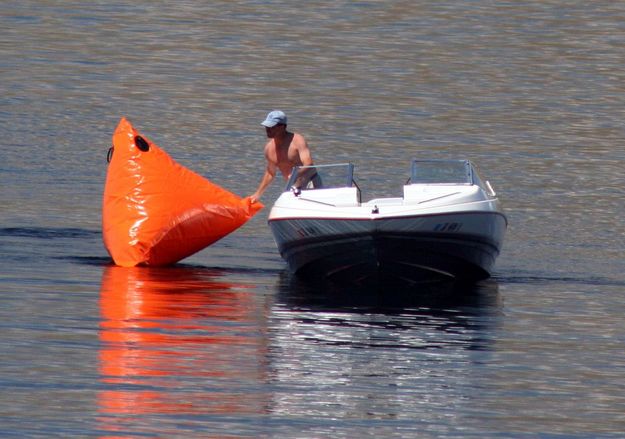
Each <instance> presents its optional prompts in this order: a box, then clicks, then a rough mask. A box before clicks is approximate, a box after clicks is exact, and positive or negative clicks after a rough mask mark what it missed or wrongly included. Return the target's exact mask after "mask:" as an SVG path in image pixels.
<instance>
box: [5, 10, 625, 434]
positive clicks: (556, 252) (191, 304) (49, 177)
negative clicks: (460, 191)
mask: <svg viewBox="0 0 625 439" xmlns="http://www.w3.org/2000/svg"><path fill="white" fill-rule="evenodd" d="M0 25H1V28H2V31H1V33H0V91H1V93H0V139H1V140H0V142H1V149H0V150H1V152H0V157H1V160H0V191H1V192H0V267H1V268H0V389H2V390H1V392H0V436H2V437H6V438H23V437H111V438H112V437H124V438H140V437H163V438H177V437H179V438H200V437H201V438H205V437H228V438H257V437H267V438H269V437H271V438H295V437H297V438H330V437H332V438H336V437H343V438H354V437H376V438H377V437H397V438H411V437H423V438H428V437H431V438H435V437H436V438H439V437H447V438H451V437H476V438H477V437H480V438H481V437H502V438H503V437H506V438H507V437H521V438H524V437H567V438H569V437H579V438H582V437H583V438H586V437H593V438H597V437H622V436H624V435H625V416H624V413H625V349H624V347H625V325H624V324H623V316H624V315H625V274H624V273H625V257H624V256H625V251H624V248H625V219H624V218H625V209H624V207H623V200H624V198H625V197H624V194H625V190H624V189H623V187H624V173H623V170H622V166H623V163H624V162H625V148H624V146H623V141H624V139H625V125H624V120H625V2H620V1H593V2H582V1H564V0H546V1H545V0H541V1H539V0H531V1H529V0H528V1H515V2H510V1H506V2H492V1H487V0H473V1H470V0H464V1H421V2H411V1H402V0H398V1H392V2H391V1H388V2H382V1H359V2H346V1H339V2H328V1H320V0H311V1H308V2H305V3H304V2H301V3H296V2H286V1H277V0H276V1H273V0H269V1H258V0H249V1H242V2H236V3H235V2H230V1H212V2H199V1H196V2H193V1H186V2H169V3H167V2H148V1H136V2H127V3H125V2H108V1H92V2H80V1H32V0H23V1H20V2H4V4H3V6H2V8H1V11H0ZM274 108H281V109H283V110H285V111H286V112H287V114H288V116H289V127H290V128H291V129H293V130H296V131H298V132H301V133H303V134H304V135H305V136H306V137H307V139H308V142H309V144H310V146H311V148H312V151H313V155H314V158H315V160H316V162H317V163H333V162H346V161H351V162H352V163H354V164H355V166H356V176H357V178H358V180H359V184H360V186H361V188H363V198H365V199H367V198H373V197H375V196H384V195H388V194H391V193H395V191H397V190H399V188H400V187H401V185H402V184H403V182H404V181H405V180H406V178H407V176H408V172H409V161H410V159H412V158H469V159H471V160H473V161H474V162H475V163H476V164H477V165H478V167H479V168H480V170H481V172H482V174H483V175H484V176H485V177H486V178H488V179H489V180H490V181H491V182H492V184H493V186H494V188H495V190H496V191H497V192H498V193H499V195H500V198H501V199H502V201H503V203H504V207H505V209H506V213H507V215H508V219H509V224H510V225H509V229H508V234H507V236H506V242H505V246H504V249H503V252H502V254H501V255H500V258H499V259H498V261H497V265H496V270H495V273H494V276H493V278H492V279H490V280H488V281H485V282H482V283H480V284H478V285H475V286H474V287H464V288H462V289H461V290H460V291H438V290H435V291H432V289H430V288H427V289H426V288H425V287H423V288H421V289H417V290H416V291H415V292H414V293H415V297H413V298H410V299H407V298H403V299H402V300H400V299H399V298H397V297H396V296H395V295H394V293H395V292H394V291H391V290H389V291H386V292H385V293H386V295H385V296H383V297H368V296H365V295H363V294H362V293H361V292H359V291H355V290H349V289H340V288H339V289H337V290H336V291H335V290H326V289H320V288H318V287H316V286H314V285H311V284H306V283H303V282H302V281H300V280H298V279H295V278H293V277H292V276H290V275H289V273H288V272H287V271H286V266H285V263H284V262H283V261H282V259H281V258H280V256H279V254H278V252H277V250H276V248H275V245H274V242H273V239H272V237H271V234H270V231H269V229H268V226H267V223H266V220H267V215H268V210H269V208H268V207H267V208H266V209H264V210H263V211H261V212H260V213H259V214H258V215H257V216H256V217H255V218H253V219H252V220H251V221H250V222H249V223H247V224H246V225H245V226H244V227H242V228H241V229H239V230H238V231H236V232H235V233H233V234H231V235H229V236H228V237H226V238H224V239H223V240H221V241H219V242H218V243H216V244H215V245H213V246H211V247H209V248H208V249H206V250H204V251H202V252H200V253H198V254H196V255H194V256H192V257H190V258H188V259H186V260H184V261H183V262H182V263H181V264H178V265H177V266H175V267H172V268H166V269H154V268H141V269H139V268H134V269H124V268H120V267H115V266H113V265H112V264H111V261H110V259H109V257H108V255H107V253H106V250H105V249H104V247H103V245H102V236H101V230H100V227H101V226H100V221H101V199H102V192H103V184H104V177H105V174H106V152H107V150H108V148H109V146H110V144H111V135H112V133H113V130H114V129H115V126H116V125H117V122H118V121H119V118H120V117H121V116H126V117H128V118H129V119H130V120H131V122H133V123H134V124H135V125H136V126H137V128H138V129H139V130H140V131H142V132H143V134H145V135H146V136H147V137H149V138H150V139H152V140H153V141H155V142H156V143H157V144H158V145H159V146H161V147H162V148H164V149H165V150H167V151H168V152H169V153H170V154H171V155H172V156H173V157H174V158H175V159H176V160H178V161H179V162H180V163H182V164H183V165H186V166H188V167H190V168H191V169H193V170H195V171H196V172H198V173H200V174H202V175H205V176H207V177H208V178H210V179H211V180H212V181H213V182H215V183H217V184H220V185H222V186H224V187H226V188H228V189H229V190H231V191H233V192H235V193H238V194H240V195H249V194H251V193H252V192H254V190H255V189H256V186H257V184H258V182H259V180H260V178H261V176H262V173H263V166H264V163H263V157H262V145H263V143H264V142H265V137H264V131H263V130H262V127H261V126H260V125H259V123H260V122H261V120H262V119H263V118H264V116H265V114H266V113H267V112H268V111H269V110H272V109H274ZM281 190H282V183H277V182H274V184H273V185H272V186H271V188H270V189H269V190H268V191H267V192H266V194H265V196H264V198H263V201H264V202H265V204H266V205H267V206H270V205H271V203H272V201H273V200H274V199H275V198H276V197H277V196H278V194H279V193H280V191H281Z"/></svg>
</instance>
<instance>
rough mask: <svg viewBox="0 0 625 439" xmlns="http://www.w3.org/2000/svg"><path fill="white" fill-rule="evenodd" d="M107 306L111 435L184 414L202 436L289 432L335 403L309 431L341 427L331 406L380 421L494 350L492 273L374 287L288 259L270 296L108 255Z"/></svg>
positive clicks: (105, 369)
mask: <svg viewBox="0 0 625 439" xmlns="http://www.w3.org/2000/svg"><path fill="white" fill-rule="evenodd" d="M415 293H417V294H415ZM100 311H101V315H102V322H101V324H100V333H99V338H100V352H99V372H100V384H101V390H100V391H99V392H98V398H97V400H98V407H99V410H98V411H99V416H98V419H99V421H98V423H99V427H98V428H99V429H100V430H102V431H103V432H104V436H105V437H114V436H117V435H122V434H127V435H143V434H159V435H165V436H168V434H172V435H174V434H175V433H176V431H179V430H178V429H179V428H180V425H179V423H181V422H182V423H183V424H184V425H187V426H188V427H189V428H190V429H191V430H192V431H194V430H195V431H196V432H198V437H200V435H199V432H207V431H210V432H211V433H219V432H222V433H224V434H225V433H226V432H230V433H232V432H238V433H237V434H244V432H245V431H246V429H249V428H251V429H252V431H255V432H256V433H255V434H257V433H258V432H259V431H264V427H260V426H259V425H257V424H254V423H252V425H247V426H246V425H245V424H246V423H249V422H250V419H255V418H256V417H262V418H265V419H267V420H270V421H267V422H270V423H271V424H272V425H274V426H275V427H276V428H277V429H278V430H283V431H284V433H285V437H289V436H290V435H291V434H293V427H294V423H295V424H297V422H303V421H304V420H305V419H307V418H309V417H311V416H321V417H322V419H325V418H326V417H328V418H327V421H319V422H318V423H317V425H316V426H315V427H314V428H313V430H311V433H312V432H313V431H314V432H316V433H315V434H320V433H323V434H330V433H331V432H332V431H333V429H336V428H337V427H341V426H340V423H339V424H337V423H336V422H335V421H331V419H332V417H333V416H337V415H340V416H346V419H351V420H352V421H353V420H359V421H358V422H360V423H361V424H362V425H361V426H360V427H358V428H356V430H354V431H359V428H360V429H362V431H363V432H364V431H369V432H370V431H371V430H372V429H373V430H374V431H378V428H381V430H379V431H380V432H383V431H384V429H385V428H388V427H384V426H378V424H377V423H378V422H379V421H380V420H385V419H386V420H388V419H395V420H398V419H402V418H406V419H409V418H413V417H414V415H415V412H414V410H415V407H418V404H419V401H420V399H421V398H428V399H432V398H433V399H435V400H439V404H440V405H441V406H444V405H447V404H449V403H451V402H452V401H453V404H456V403H457V401H454V400H455V399H457V398H458V396H459V395H458V394H457V392H458V391H459V389H460V388H461V387H460V388H459V387H457V386H456V387H454V390H451V389H452V387H451V386H449V376H448V374H449V373H452V374H453V376H454V380H455V379H456V378H458V375H460V376H462V375H466V374H467V370H470V367H469V369H467V367H468V366H470V364H471V363H472V362H474V361H477V360H478V358H479V357H481V356H483V355H484V354H479V353H477V352H479V351H488V349H489V345H490V341H489V338H490V337H491V336H492V331H493V329H494V328H496V326H497V325H498V318H499V316H500V314H501V298H500V296H499V292H498V287H497V283H496V282H495V281H489V282H485V283H482V284H479V285H476V286H472V287H462V288H458V287H453V286H450V285H435V286H434V285H429V286H424V287H423V289H421V290H419V291H415V290H413V291H399V292H394V291H388V292H386V293H384V294H383V295H382V296H380V295H379V292H374V291H364V290H363V291H354V290H346V289H341V288H336V289H334V290H328V289H324V290H320V289H318V286H317V285H314V284H311V283H309V282H308V283H307V282H304V281H301V280H298V279H297V278H294V277H292V276H290V275H288V274H287V273H283V275H282V276H280V277H279V285H278V286H277V294H276V295H275V297H271V296H265V295H262V294H258V293H257V292H255V291H254V289H253V288H250V286H249V285H248V284H245V283H241V284H237V283H234V282H231V281H229V280H228V277H227V273H224V272H221V271H219V270H212V269H206V268H201V267H188V266H187V267H185V266H181V267H175V268H122V267H114V266H106V267H105V268H104V269H103V274H102V285H101V291H100ZM489 334H491V335H489ZM471 351H476V353H475V354H471ZM441 392H442V393H441ZM407 407H413V408H407ZM432 409H433V407H432V406H429V409H428V410H432ZM174 419H175V420H176V426H175V427H174V426H173V425H172V424H171V423H172V422H173V420H174ZM244 419H247V421H244ZM430 421H431V420H430ZM428 422H429V421H428ZM345 427H346V426H342V427H341V428H345ZM259 428H260V430H259ZM311 428H312V427H311ZM265 433H266V434H268V433H269V430H267V431H265ZM194 434H195V433H190V435H191V436H194Z"/></svg>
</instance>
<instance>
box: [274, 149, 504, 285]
mask: <svg viewBox="0 0 625 439" xmlns="http://www.w3.org/2000/svg"><path fill="white" fill-rule="evenodd" d="M401 195H402V196H401V197H386V198H374V199H371V200H368V201H362V200H361V190H360V187H359V185H358V183H357V182H356V180H355V178H354V165H353V164H351V163H342V164H330V165H315V166H299V167H295V168H293V170H292V173H291V176H290V178H289V180H288V182H287V186H286V189H285V190H284V192H283V193H282V194H281V195H280V196H279V197H278V199H277V200H276V202H275V203H274V205H273V207H272V209H271V212H270V214H269V219H268V221H269V226H270V228H271V231H272V233H273V236H274V239H275V242H276V245H277V247H278V250H279V252H280V254H281V256H282V257H283V258H284V259H285V260H286V262H287V264H288V266H289V269H290V270H291V271H292V272H294V273H296V274H297V275H301V276H304V277H313V278H315V279H327V280H331V281H339V282H348V283H354V284H361V285H366V284H372V283H374V284H379V283H384V284H386V283H388V284H393V283H399V284H406V283H407V284H415V283H420V282H424V281H431V280H441V279H447V280H449V279H453V280H464V281H476V280H480V279H484V278H487V277H489V276H491V273H492V269H493V267H494V264H495V260H496V258H497V256H498V255H499V252H500V250H501V246H502V243H503V239H504V235H505V232H506V228H507V224H508V222H507V218H506V216H505V214H504V213H503V211H502V208H501V205H500V201H499V199H498V198H497V194H496V193H495V191H494V190H493V187H492V186H491V184H490V183H489V182H488V181H487V180H484V179H482V178H481V177H480V175H479V173H478V171H477V168H476V167H475V165H474V164H473V163H471V162H470V161H469V160H413V161H412V165H411V169H410V176H409V178H408V179H407V181H406V182H405V184H404V185H403V193H402V194H401Z"/></svg>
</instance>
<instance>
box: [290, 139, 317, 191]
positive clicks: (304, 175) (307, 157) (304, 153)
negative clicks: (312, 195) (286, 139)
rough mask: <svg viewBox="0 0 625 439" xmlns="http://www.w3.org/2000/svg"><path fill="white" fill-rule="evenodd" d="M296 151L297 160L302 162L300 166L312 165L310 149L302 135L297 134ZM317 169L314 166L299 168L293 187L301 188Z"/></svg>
mask: <svg viewBox="0 0 625 439" xmlns="http://www.w3.org/2000/svg"><path fill="white" fill-rule="evenodd" d="M297 140H298V142H297V153H298V155H299V161H300V162H301V163H302V165H301V166H312V165H314V163H313V159H312V154H311V152H310V149H309V148H308V144H307V143H306V139H304V137H302V136H299V139H297ZM316 172H317V170H316V169H315V168H309V169H306V170H303V169H302V170H300V171H299V174H298V176H297V180H295V185H294V186H295V187H297V188H301V187H303V186H305V185H306V184H308V182H309V181H310V180H311V178H312V177H313V176H314V175H315V174H316Z"/></svg>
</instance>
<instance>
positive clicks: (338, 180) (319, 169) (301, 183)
mask: <svg viewBox="0 0 625 439" xmlns="http://www.w3.org/2000/svg"><path fill="white" fill-rule="evenodd" d="M353 183H354V165H353V164H351V163H341V164H336V165H316V166H295V167H294V168H293V170H292V171H291V177H290V178H289V181H288V183H287V185H286V189H285V190H287V191H289V190H291V188H297V189H301V190H307V189H331V188H341V187H352V184H353Z"/></svg>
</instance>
